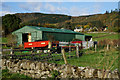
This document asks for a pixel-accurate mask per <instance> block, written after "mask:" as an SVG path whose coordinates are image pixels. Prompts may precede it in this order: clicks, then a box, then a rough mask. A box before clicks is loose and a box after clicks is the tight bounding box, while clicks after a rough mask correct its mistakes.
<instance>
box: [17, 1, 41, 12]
mask: <svg viewBox="0 0 120 80" xmlns="http://www.w3.org/2000/svg"><path fill="white" fill-rule="evenodd" d="M19 7H20V8H22V9H23V10H25V11H40V10H41V9H42V3H41V2H38V3H37V2H27V3H24V4H20V5H19Z"/></svg>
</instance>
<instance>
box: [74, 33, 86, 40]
mask: <svg viewBox="0 0 120 80" xmlns="http://www.w3.org/2000/svg"><path fill="white" fill-rule="evenodd" d="M75 39H80V40H82V41H85V35H78V34H76V35H75Z"/></svg>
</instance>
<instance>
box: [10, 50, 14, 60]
mask: <svg viewBox="0 0 120 80" xmlns="http://www.w3.org/2000/svg"><path fill="white" fill-rule="evenodd" d="M10 54H14V51H13V49H12V48H11V51H10ZM10 58H13V57H10Z"/></svg>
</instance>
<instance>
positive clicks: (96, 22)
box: [57, 13, 120, 30]
mask: <svg viewBox="0 0 120 80" xmlns="http://www.w3.org/2000/svg"><path fill="white" fill-rule="evenodd" d="M118 17H120V16H119V15H118V13H109V14H96V15H88V16H79V17H72V18H71V20H69V21H66V22H63V23H58V24H57V25H58V26H59V25H61V24H62V26H65V25H66V24H69V25H70V26H71V28H72V29H74V28H75V26H76V25H82V26H84V25H87V24H88V23H91V24H92V26H95V27H98V28H101V27H103V26H108V28H109V29H110V30H112V29H113V27H118V19H119V18H118ZM111 28H112V29H111Z"/></svg>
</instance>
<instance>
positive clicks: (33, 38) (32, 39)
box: [31, 32, 37, 42]
mask: <svg viewBox="0 0 120 80" xmlns="http://www.w3.org/2000/svg"><path fill="white" fill-rule="evenodd" d="M35 40H37V32H31V41H32V42H34V41H35Z"/></svg>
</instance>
